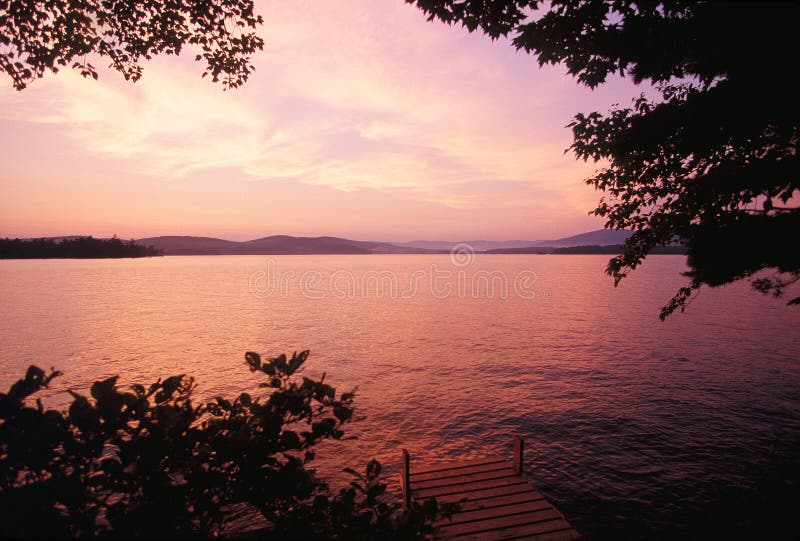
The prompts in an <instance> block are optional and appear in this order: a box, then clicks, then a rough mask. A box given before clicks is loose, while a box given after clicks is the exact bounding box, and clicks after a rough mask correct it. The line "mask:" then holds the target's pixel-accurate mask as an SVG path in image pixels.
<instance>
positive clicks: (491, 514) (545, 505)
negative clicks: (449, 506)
mask: <svg viewBox="0 0 800 541" xmlns="http://www.w3.org/2000/svg"><path fill="white" fill-rule="evenodd" d="M546 509H553V506H552V505H550V502H548V501H547V500H535V501H532V502H523V503H517V504H511V505H499V506H496V507H489V508H486V509H476V510H474V511H464V510H463V509H460V510H459V512H458V513H456V514H454V515H453V516H452V517H450V518H448V519H442V520H440V521H438V522H435V523H434V526H444V525H452V524H461V523H464V522H476V521H479V520H486V519H490V518H499V517H506V516H511V515H520V514H523V513H529V512H533V511H544V510H546ZM559 516H560V515H559Z"/></svg>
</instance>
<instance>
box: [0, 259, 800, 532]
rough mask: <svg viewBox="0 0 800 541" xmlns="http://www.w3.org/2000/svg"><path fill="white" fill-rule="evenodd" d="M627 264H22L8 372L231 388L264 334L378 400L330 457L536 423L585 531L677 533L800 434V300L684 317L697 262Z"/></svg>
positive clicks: (5, 338)
mask: <svg viewBox="0 0 800 541" xmlns="http://www.w3.org/2000/svg"><path fill="white" fill-rule="evenodd" d="M607 260H608V256H578V255H563V256H556V255H491V256H489V255H477V257H476V258H475V259H474V260H473V259H472V258H471V257H470V256H469V254H466V255H465V257H464V258H462V259H456V260H451V257H450V256H448V255H387V256H377V255H372V256H208V257H162V258H152V259H139V260H22V261H0V310H1V311H2V314H3V317H2V320H0V380H2V381H0V385H2V387H3V389H6V388H7V387H8V385H9V384H10V383H12V382H13V381H15V380H16V379H17V378H19V377H20V376H21V375H22V374H23V372H24V370H25V368H26V367H27V366H28V365H29V364H37V365H39V366H41V367H50V366H54V367H56V368H57V369H60V370H62V371H64V376H62V377H61V378H59V380H60V381H59V380H57V382H58V383H59V384H57V385H55V386H56V387H58V388H59V389H64V388H66V387H70V388H72V389H74V390H82V391H85V392H88V386H89V385H90V384H91V382H92V381H94V380H96V379H99V378H104V377H108V376H111V375H115V374H119V375H121V381H120V383H121V384H123V385H125V384H131V383H136V382H141V383H150V382H152V381H155V379H157V378H159V377H164V376H169V375H173V374H178V373H188V374H191V375H193V376H194V377H195V378H196V380H197V381H198V383H199V393H200V394H201V395H202V396H204V397H213V396H215V395H217V394H223V395H227V396H231V395H237V394H238V393H239V392H242V391H253V388H254V387H255V386H256V385H257V384H258V383H259V382H260V380H257V379H254V376H253V374H251V373H250V372H249V371H248V370H247V368H246V366H245V364H244V360H243V355H244V352H245V351H247V350H254V351H258V352H260V353H262V354H266V355H270V356H274V355H277V354H280V353H282V352H288V353H291V351H294V350H302V349H310V350H311V357H310V359H309V363H308V367H307V369H306V372H307V373H309V374H311V375H319V374H321V373H322V372H326V373H327V378H326V381H328V382H331V383H332V384H334V385H335V386H336V387H337V389H339V390H348V389H350V388H353V387H358V393H357V403H356V404H357V406H358V408H359V413H360V414H361V416H362V419H361V420H359V421H358V422H355V423H352V424H351V426H350V429H349V433H350V434H351V435H357V436H358V439H357V440H355V441H350V442H344V443H337V444H336V445H327V446H326V447H325V448H322V449H320V450H319V453H318V454H319V464H318V467H319V468H320V469H321V470H322V471H325V472H337V471H338V470H339V469H340V468H341V467H342V466H345V465H349V466H352V467H356V468H358V469H361V468H362V467H363V465H364V464H365V463H366V461H367V460H368V459H369V458H371V457H376V458H378V459H379V460H381V461H382V462H383V463H384V464H385V465H386V466H387V469H388V470H389V473H390V474H394V473H396V472H397V471H398V466H399V458H400V449H401V448H402V447H406V448H408V449H409V451H410V453H411V455H412V460H413V459H420V460H424V461H429V460H447V459H448V458H454V457H460V456H480V455H486V454H497V453H502V454H509V456H510V452H511V445H512V436H513V435H515V434H519V435H522V436H524V437H525V439H526V446H527V449H526V457H525V458H526V471H527V473H528V475H529V477H530V478H531V479H532V480H533V481H534V483H535V484H537V486H538V487H539V489H540V490H541V491H542V492H543V493H544V494H545V495H547V496H548V497H549V498H550V499H551V500H552V501H553V502H554V503H555V504H556V505H557V506H558V507H559V508H560V509H561V510H562V511H563V512H564V513H565V514H566V515H567V516H568V517H569V518H570V519H571V520H572V522H573V523H574V525H575V526H576V527H577V528H578V529H579V530H581V531H583V532H584V533H585V534H588V535H589V536H590V537H591V536H593V535H594V536H597V537H601V536H606V535H610V533H611V532H625V535H629V536H632V537H651V536H662V535H666V534H668V533H669V532H675V531H678V530H680V529H681V528H682V527H684V525H683V523H682V521H683V520H684V518H685V517H688V516H690V515H691V513H693V512H694V511H693V510H694V509H697V508H699V509H702V508H703V505H704V501H705V498H706V497H707V494H708V491H709V490H710V489H711V487H713V486H714V485H715V484H722V485H727V484H737V483H746V482H748V481H749V480H750V478H751V477H752V472H750V471H749V470H748V464H750V463H752V462H753V461H754V460H756V459H757V458H758V457H759V456H760V455H763V454H765V453H766V451H767V450H768V448H769V446H770V444H771V443H772V442H773V440H774V439H775V436H776V434H779V435H780V447H779V448H780V449H781V450H782V451H783V452H784V453H786V454H789V455H794V456H797V455H798V453H799V452H800V361H799V360H798V350H799V346H800V309H798V308H794V309H793V308H788V307H786V306H785V300H775V299H772V298H770V297H765V296H762V295H759V294H757V293H754V292H752V291H751V290H750V288H749V286H748V285H747V284H737V285H734V286H728V287H725V288H722V289H717V290H711V289H704V290H702V291H701V293H700V295H699V296H698V298H697V299H696V300H695V301H694V302H693V303H692V304H691V305H690V306H689V308H688V309H687V311H686V312H685V313H683V314H680V313H677V314H675V315H673V316H672V317H670V318H668V320H667V321H666V322H664V323H662V322H660V321H659V319H658V312H659V308H660V307H661V306H662V305H663V304H664V303H665V302H666V301H667V300H668V299H669V298H670V297H671V295H672V294H673V293H674V292H675V291H677V289H678V288H679V287H680V286H682V285H683V284H684V282H685V279H684V278H683V277H681V276H680V275H679V272H680V271H682V270H683V269H684V267H685V259H684V258H683V257H678V256H652V257H650V258H648V260H647V262H646V264H645V265H644V266H643V267H642V268H641V269H637V270H636V271H635V272H634V273H633V274H632V275H631V276H630V277H629V278H627V279H626V280H624V281H623V283H622V284H621V285H620V287H619V288H616V289H615V288H614V287H613V284H612V282H611V280H610V279H609V278H608V277H607V276H605V275H604V274H603V270H604V268H605V265H606V262H607ZM448 284H449V286H450V287H449V289H448ZM65 400H66V396H65V395H64V394H63V393H62V394H53V395H51V396H49V397H48V401H50V402H51V403H59V401H62V402H63V401H65ZM339 447H341V448H339ZM326 457H327V460H326ZM342 457H344V460H345V461H346V463H341V462H332V461H331V458H333V459H334V460H342ZM337 475H338V474H337ZM339 478H340V479H341V476H339ZM392 485H393V486H394V487H395V488H396V483H395V482H394V478H392Z"/></svg>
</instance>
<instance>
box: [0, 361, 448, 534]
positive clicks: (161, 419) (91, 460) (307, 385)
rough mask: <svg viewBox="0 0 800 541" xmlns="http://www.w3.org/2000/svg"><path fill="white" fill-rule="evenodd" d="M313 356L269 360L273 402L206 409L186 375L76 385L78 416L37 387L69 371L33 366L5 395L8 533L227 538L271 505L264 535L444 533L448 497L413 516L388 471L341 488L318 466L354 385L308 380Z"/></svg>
mask: <svg viewBox="0 0 800 541" xmlns="http://www.w3.org/2000/svg"><path fill="white" fill-rule="evenodd" d="M307 357H308V351H304V352H301V353H300V354H297V353H295V354H294V355H292V357H291V358H287V357H286V356H285V355H281V356H279V357H277V358H274V359H270V360H262V358H261V356H259V355H258V354H256V353H252V352H248V353H247V354H246V355H245V359H246V361H247V364H248V366H249V368H250V370H251V371H252V372H255V373H257V374H258V376H260V377H262V378H265V380H266V381H264V382H262V383H260V385H259V387H261V388H266V389H268V391H266V392H265V394H264V395H263V396H251V395H250V394H248V393H242V394H240V395H239V396H238V397H236V398H235V399H232V400H231V399H226V398H223V397H217V398H216V399H215V400H213V401H211V402H208V403H205V404H199V405H195V404H194V403H193V402H192V392H193V390H194V388H195V384H194V382H193V380H192V378H190V377H187V376H185V375H178V376H172V377H169V378H167V379H165V380H163V381H161V380H159V381H158V382H156V383H154V384H152V385H150V386H149V387H145V386H142V385H133V386H131V388H130V390H120V388H119V387H118V386H117V377H113V378H109V379H106V380H103V381H97V382H95V383H94V384H93V385H92V387H91V397H85V396H82V395H80V394H78V393H75V392H73V391H68V392H69V394H70V395H71V396H72V401H71V403H70V404H69V407H68V409H67V410H66V411H57V410H54V409H45V408H44V407H43V405H42V402H41V400H40V399H36V400H35V401H34V399H33V397H34V395H35V394H36V393H37V392H38V391H40V390H41V389H42V388H45V387H48V386H49V385H50V383H51V382H52V380H53V379H54V378H56V377H57V376H58V375H59V372H56V371H52V370H51V372H50V373H49V374H48V373H45V372H44V371H43V370H41V369H40V368H38V367H35V366H31V367H30V368H29V369H28V371H27V373H26V374H25V377H24V378H22V379H20V380H19V381H17V382H16V383H15V384H14V385H12V386H11V388H10V389H9V391H8V392H7V393H5V394H2V393H0V483H1V485H0V533H2V535H3V536H59V537H65V536H80V537H94V536H115V537H117V536H124V537H163V536H168V537H175V536H179V537H194V536H202V537H208V536H217V535H220V533H221V532H223V531H224V528H225V524H226V520H227V519H228V518H230V514H231V511H233V510H238V511H241V509H242V508H243V507H246V508H249V509H251V510H253V511H254V512H255V511H257V512H259V513H260V514H261V515H262V516H263V517H264V518H265V519H266V522H267V523H268V525H269V526H268V528H267V530H266V531H264V532H262V533H261V534H260V535H259V536H260V537H264V538H303V539H314V538H325V539H337V538H338V539H373V538H377V537H380V538H383V539H413V538H417V537H420V536H424V535H426V534H429V533H431V532H432V528H431V526H430V525H431V522H432V520H433V519H434V518H435V516H436V515H437V506H436V503H435V502H428V503H427V504H426V505H425V506H423V507H421V506H415V508H414V509H412V510H411V511H409V512H406V513H402V512H400V510H399V509H398V506H397V504H396V503H391V502H387V501H385V497H384V496H383V495H384V492H385V490H386V484H385V483H384V482H383V481H382V479H381V477H380V474H381V465H380V463H378V462H377V461H375V460H373V461H370V463H369V464H368V465H367V467H366V471H365V472H364V474H363V475H362V474H358V473H356V472H354V471H352V470H348V471H350V472H351V473H352V474H354V480H353V482H352V483H351V484H350V485H349V486H347V487H346V488H343V489H341V490H339V491H338V492H333V491H331V490H330V489H329V487H328V484H327V483H326V482H325V481H324V480H323V479H320V478H318V477H317V476H316V475H315V473H314V470H313V469H310V468H309V463H310V462H311V461H312V460H313V459H314V446H315V445H316V444H318V443H319V442H321V441H323V440H327V439H341V438H342V437H343V435H344V431H343V427H344V425H346V424H347V423H348V422H349V421H350V419H351V418H352V415H353V393H352V392H350V393H342V394H338V395H337V392H336V390H335V389H334V388H333V387H331V386H330V385H328V384H326V383H325V382H324V379H325V377H324V375H323V377H322V378H321V379H320V380H319V381H317V380H314V379H310V378H306V377H302V378H301V377H299V376H297V373H298V372H299V371H300V369H301V368H302V366H303V364H304V363H305V361H306V359H307Z"/></svg>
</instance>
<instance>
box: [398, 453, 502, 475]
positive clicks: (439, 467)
mask: <svg viewBox="0 0 800 541" xmlns="http://www.w3.org/2000/svg"><path fill="white" fill-rule="evenodd" d="M497 462H500V463H502V462H508V461H507V460H506V459H505V458H503V457H501V456H490V457H486V458H476V459H473V460H462V461H458V462H444V463H442V464H435V465H432V466H425V467H424V468H420V469H418V470H417V471H416V472H414V473H412V475H414V474H417V475H419V474H423V473H431V472H440V471H446V470H457V469H459V468H469V467H472V466H479V465H481V464H492V463H497Z"/></svg>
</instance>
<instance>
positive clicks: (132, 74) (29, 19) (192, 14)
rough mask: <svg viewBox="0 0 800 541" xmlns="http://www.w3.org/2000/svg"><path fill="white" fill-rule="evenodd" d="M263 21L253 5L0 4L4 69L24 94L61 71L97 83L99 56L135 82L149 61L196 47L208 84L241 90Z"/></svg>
mask: <svg viewBox="0 0 800 541" xmlns="http://www.w3.org/2000/svg"><path fill="white" fill-rule="evenodd" d="M262 22H263V21H262V18H261V16H260V15H255V14H254V12H253V2H252V0H170V1H165V0H145V1H137V2H120V1H117V2H108V1H101V0H87V1H81V2H76V1H74V0H46V1H43V0H0V69H2V71H4V72H5V73H6V74H8V76H9V77H11V80H12V83H13V85H14V88H16V89H17V90H22V89H24V88H25V87H26V86H27V85H28V84H30V83H31V82H32V81H34V80H35V79H37V78H39V77H42V76H44V74H45V73H46V72H47V71H52V72H54V73H56V72H58V71H59V69H61V68H63V67H70V68H72V69H76V70H78V71H79V72H80V73H81V75H83V76H84V77H93V78H95V79H97V68H96V67H95V66H94V65H93V64H92V63H91V61H92V58H95V57H99V58H102V59H103V60H105V61H108V62H109V67H111V68H113V69H115V70H117V71H118V72H120V73H121V74H122V75H123V76H124V77H125V79H129V80H132V81H137V80H138V79H139V78H140V77H141V75H142V66H141V62H142V61H143V60H149V59H150V58H151V57H152V56H154V55H158V54H175V55H177V54H180V53H181V52H182V51H183V49H184V47H186V46H192V48H193V49H194V50H197V53H196V57H195V59H196V60H198V61H200V60H203V61H205V63H206V68H205V72H204V73H203V77H205V76H207V75H210V76H211V79H212V80H213V81H214V82H217V81H221V82H222V85H223V88H235V87H238V86H240V85H242V84H243V83H244V82H245V81H246V80H247V78H248V76H249V75H250V72H251V71H252V70H253V66H252V65H251V64H250V56H251V55H253V54H254V53H255V52H256V51H258V50H260V49H263V47H264V41H263V39H262V38H260V37H259V36H258V35H256V33H255V28H256V27H257V26H258V25H260V24H262Z"/></svg>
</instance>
